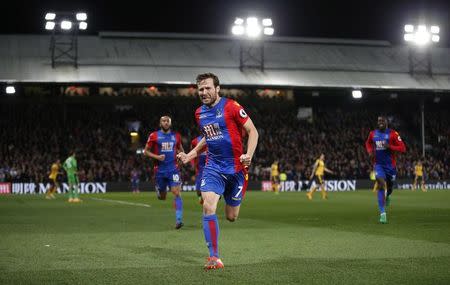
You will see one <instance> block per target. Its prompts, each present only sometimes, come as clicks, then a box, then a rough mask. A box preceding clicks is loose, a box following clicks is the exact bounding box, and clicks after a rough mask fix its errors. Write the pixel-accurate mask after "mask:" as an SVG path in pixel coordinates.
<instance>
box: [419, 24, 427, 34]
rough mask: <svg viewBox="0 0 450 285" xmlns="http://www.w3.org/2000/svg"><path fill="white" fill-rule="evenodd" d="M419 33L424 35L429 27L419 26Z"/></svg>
mask: <svg viewBox="0 0 450 285" xmlns="http://www.w3.org/2000/svg"><path fill="white" fill-rule="evenodd" d="M417 31H418V32H421V33H424V32H426V31H427V26H425V25H418V26H417Z"/></svg>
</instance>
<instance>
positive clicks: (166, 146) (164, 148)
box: [161, 142, 173, 152]
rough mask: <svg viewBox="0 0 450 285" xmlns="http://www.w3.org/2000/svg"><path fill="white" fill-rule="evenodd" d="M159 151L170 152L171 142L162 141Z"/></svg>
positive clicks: (171, 149)
mask: <svg viewBox="0 0 450 285" xmlns="http://www.w3.org/2000/svg"><path fill="white" fill-rule="evenodd" d="M161 151H164V152H170V151H173V142H162V143H161Z"/></svg>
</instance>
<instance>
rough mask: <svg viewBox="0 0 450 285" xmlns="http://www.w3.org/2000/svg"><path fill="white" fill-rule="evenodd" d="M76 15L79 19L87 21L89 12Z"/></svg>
mask: <svg viewBox="0 0 450 285" xmlns="http://www.w3.org/2000/svg"><path fill="white" fill-rule="evenodd" d="M76 17H77V20H78V21H86V20H87V14H86V13H84V12H81V13H77V15H76Z"/></svg>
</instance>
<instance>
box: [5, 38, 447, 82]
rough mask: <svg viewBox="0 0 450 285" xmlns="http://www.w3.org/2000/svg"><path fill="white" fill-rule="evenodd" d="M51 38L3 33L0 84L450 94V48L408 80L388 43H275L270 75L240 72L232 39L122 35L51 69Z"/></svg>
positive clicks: (269, 51) (398, 53)
mask: <svg viewBox="0 0 450 285" xmlns="http://www.w3.org/2000/svg"><path fill="white" fill-rule="evenodd" d="M49 45H50V36H48V35H0V81H2V82H42V83H105V84H108V83H127V84H128V83H137V84H141V83H142V84H184V85H186V84H189V83H193V82H194V79H195V76H196V75H197V74H198V73H202V72H214V73H216V74H217V75H219V77H220V79H221V83H222V84H223V85H236V86H238V85H250V86H265V87H268V86H292V87H346V88H347V87H350V88H351V87H360V88H386V89H427V90H450V49H446V48H438V47H435V48H432V51H431V53H432V68H433V76H432V77H430V76H428V75H425V74H423V75H420V76H417V75H416V76H411V75H410V74H409V61H408V54H409V53H408V47H406V46H391V45H390V43H389V42H385V41H361V40H342V39H340V40H337V39H308V38H287V37H284V38H281V37H279V38H276V37H275V38H273V39H271V40H270V41H267V42H265V71H264V72H261V71H259V70H257V69H245V70H244V71H241V70H240V69H239V52H240V48H239V47H240V45H239V42H238V41H237V40H236V39H235V38H232V37H229V36H217V35H194V34H161V33H151V34H149V33H117V32H102V33H100V34H99V35H98V36H79V60H78V63H79V67H78V68H74V67H72V66H57V67H56V68H52V67H51V58H50V50H49Z"/></svg>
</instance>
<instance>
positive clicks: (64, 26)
mask: <svg viewBox="0 0 450 285" xmlns="http://www.w3.org/2000/svg"><path fill="white" fill-rule="evenodd" d="M71 28H72V22H71V21H67V20H63V21H61V29H63V30H70V29H71Z"/></svg>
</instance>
